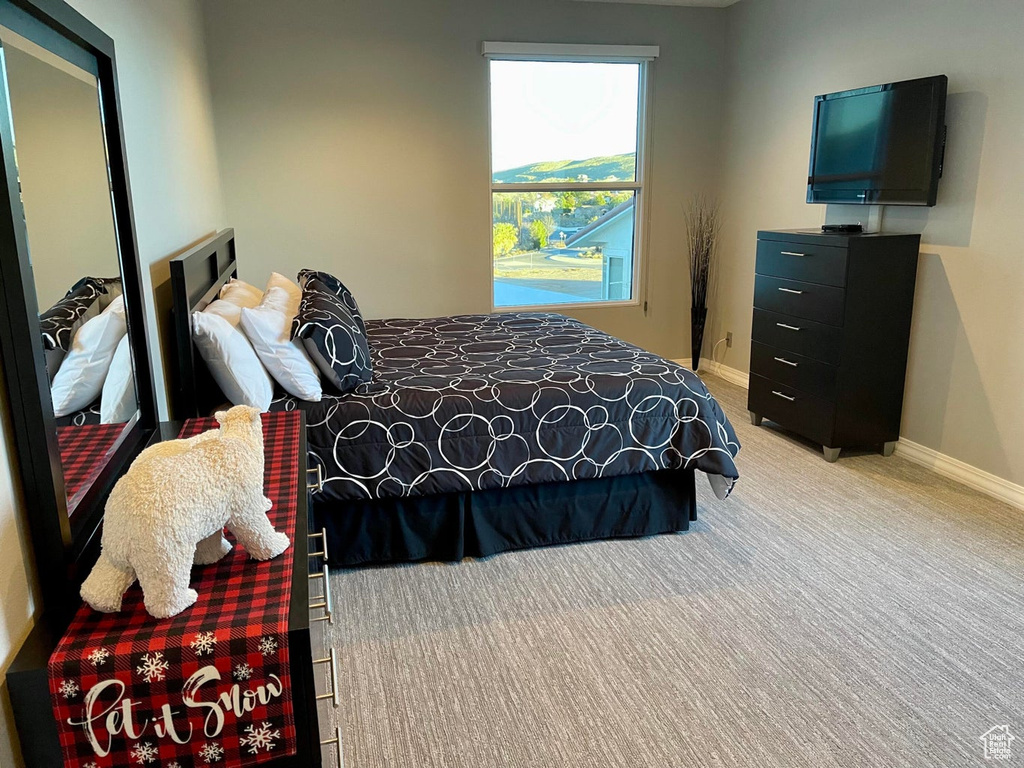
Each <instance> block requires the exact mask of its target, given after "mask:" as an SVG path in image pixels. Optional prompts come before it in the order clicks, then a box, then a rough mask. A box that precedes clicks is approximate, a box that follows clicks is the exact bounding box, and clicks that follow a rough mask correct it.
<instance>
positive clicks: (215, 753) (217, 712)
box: [49, 412, 301, 768]
mask: <svg viewBox="0 0 1024 768" xmlns="http://www.w3.org/2000/svg"><path fill="white" fill-rule="evenodd" d="M300 424H301V422H300V416H299V414H298V413H297V412H292V413H273V414H264V415H263V432H264V444H265V450H266V472H265V477H264V486H265V493H266V495H267V497H268V498H269V499H270V500H271V501H272V502H273V507H272V508H271V510H270V512H269V513H268V515H269V517H270V521H271V522H272V523H273V524H274V527H275V528H277V530H279V531H283V532H285V533H287V534H288V536H289V537H291V538H292V540H293V541H294V538H295V518H296V514H297V510H298V506H297V501H298V494H299V479H298V471H299V468H298V451H299V439H300ZM213 427H216V422H215V421H214V420H213V419H193V420H190V421H187V422H185V425H184V427H183V428H182V431H181V434H180V437H191V436H193V435H197V434H199V433H200V432H203V431H205V430H207V429H211V428H213ZM229 538H230V535H229ZM293 552H294V547H289V548H288V549H287V550H286V551H285V553H284V554H282V555H280V556H279V557H277V558H275V559H274V560H270V561H267V562H262V563H261V562H257V561H255V560H251V559H250V558H249V556H248V555H247V554H246V553H245V551H244V550H242V548H241V547H238V546H236V547H235V549H234V550H233V551H232V552H230V553H229V554H228V555H227V556H225V557H224V558H223V559H222V560H221V561H220V562H218V563H214V564H212V565H207V566H197V567H196V568H195V569H193V571H192V587H193V588H194V589H195V590H196V591H197V592H198V593H199V600H198V601H197V602H196V604H195V605H193V606H192V607H191V608H189V609H188V610H186V611H184V612H183V613H181V614H179V615H178V616H174V617H172V618H170V619H164V620H158V619H154V618H153V617H151V616H150V615H149V614H148V613H146V610H145V608H144V607H143V605H142V591H141V589H140V588H139V585H138V584H135V585H134V586H133V587H132V588H131V589H130V590H128V593H127V594H126V595H125V601H124V604H123V610H122V611H121V612H120V613H116V614H102V613H97V612H95V611H93V610H92V609H90V608H89V607H88V606H86V605H83V606H82V608H81V609H80V610H79V611H78V614H77V615H76V616H75V619H74V621H73V622H72V624H71V627H70V628H69V629H68V631H67V634H65V635H64V637H63V638H62V639H61V642H60V644H59V645H58V647H57V650H56V651H54V653H53V655H52V656H51V657H50V663H49V682H50V695H51V696H52V700H53V712H54V716H55V717H56V719H57V724H58V730H59V733H60V740H61V746H62V748H63V750H64V760H65V763H64V764H65V766H67V767H68V768H118V767H119V766H133V767H137V766H144V767H148V768H199V766H203V767H204V768H205V767H206V766H216V768H226V766H245V765H254V764H258V763H263V762H267V761H269V760H273V759H276V758H278V757H281V756H283V755H293V754H295V716H294V709H293V704H292V692H291V687H290V680H291V678H290V675H289V666H288V663H289V655H288V609H289V602H290V600H291V579H292V566H293V560H294V558H293Z"/></svg>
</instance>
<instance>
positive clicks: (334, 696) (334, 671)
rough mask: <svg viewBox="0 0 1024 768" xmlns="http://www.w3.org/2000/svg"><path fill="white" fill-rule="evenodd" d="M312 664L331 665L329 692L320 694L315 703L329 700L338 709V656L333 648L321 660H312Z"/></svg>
mask: <svg viewBox="0 0 1024 768" xmlns="http://www.w3.org/2000/svg"><path fill="white" fill-rule="evenodd" d="M313 663H314V664H330V665H331V690H330V691H328V692H327V693H321V694H319V695H318V696H317V697H316V700H317V701H324V700H325V699H331V700H332V703H333V704H334V708H335V709H337V708H338V704H339V703H340V702H339V700H338V654H337V653H336V652H335V650H334V649H333V648H331V653H330V655H329V656H326V657H324V658H322V659H313Z"/></svg>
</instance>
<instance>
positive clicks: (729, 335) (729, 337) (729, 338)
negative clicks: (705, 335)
mask: <svg viewBox="0 0 1024 768" xmlns="http://www.w3.org/2000/svg"><path fill="white" fill-rule="evenodd" d="M725 346H726V347H729V348H731V347H732V331H729V332H728V333H726V334H725Z"/></svg>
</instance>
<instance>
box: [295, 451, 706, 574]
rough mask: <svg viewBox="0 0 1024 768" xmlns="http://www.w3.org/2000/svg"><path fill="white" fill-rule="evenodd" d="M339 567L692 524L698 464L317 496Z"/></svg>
mask: <svg viewBox="0 0 1024 768" xmlns="http://www.w3.org/2000/svg"><path fill="white" fill-rule="evenodd" d="M313 512H314V516H315V519H316V525H317V527H319V528H324V529H325V530H326V533H327V548H328V554H329V556H330V565H331V566H332V567H334V568H337V567H348V566H356V565H374V564H383V563H403V562H415V561H418V560H441V561H458V560H462V559H463V558H464V557H487V556H489V555H495V554H498V553H499V552H508V551H510V550H514V549H525V548H528V547H544V546H550V545H554V544H569V543H572V542H577V541H593V540H595V539H611V538H623V537H635V536H651V535H653V534H658V533H670V532H675V531H685V530H687V529H688V528H689V527H690V521H692V520H696V519H697V503H696V494H695V491H694V477H693V471H692V470H684V469H679V470H676V469H667V470H661V471H658V472H647V473H644V474H640V475H626V476H623V477H609V478H599V479H595V480H577V481H575V482H571V483H544V484H541V485H527V486H520V487H515V488H499V489H494V490H488V491H476V492H472V493H468V492H467V493H446V494H438V495H435V496H421V497H413V498H391V499H374V500H370V501H335V500H318V499H317V497H316V496H314V497H313Z"/></svg>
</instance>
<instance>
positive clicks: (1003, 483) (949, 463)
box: [676, 360, 1024, 509]
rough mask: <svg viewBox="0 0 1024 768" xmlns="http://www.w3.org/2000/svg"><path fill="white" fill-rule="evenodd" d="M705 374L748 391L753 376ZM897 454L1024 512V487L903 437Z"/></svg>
mask: <svg viewBox="0 0 1024 768" xmlns="http://www.w3.org/2000/svg"><path fill="white" fill-rule="evenodd" d="M676 362H678V363H679V364H680V365H682V364H683V362H682V361H681V360H677V361H676ZM701 370H702V371H703V370H706V371H707V372H708V373H711V374H714V375H715V376H718V377H719V378H722V379H725V380H726V381H728V382H730V383H731V384H736V385H737V386H740V387H743V388H745V389H746V388H748V387H749V386H750V375H749V374H747V373H744V372H743V371H740V370H737V369H736V368H730V367H729V366H727V365H722V364H721V363H716V362H712V361H710V360H709V361H706V362H702V363H701ZM896 452H897V453H899V454H900V455H901V456H902V457H903V458H905V459H906V460H907V461H912V462H914V463H915V464H920V465H921V466H922V467H927V468H928V469H930V470H932V471H933V472H935V473H937V474H940V475H942V476H943V477H948V478H950V479H951V480H956V481H957V482H959V483H963V484H964V485H966V486H967V487H969V488H973V489H974V490H976V491H981V492H982V493H984V494H985V495H986V496H991V497H992V498H994V499H999V500H1000V501H1003V502H1006V503H1007V504H1009V505H1010V506H1012V507H1017V508H1018V509H1024V486H1021V485H1017V484H1016V483H1011V482H1010V481H1009V480H1005V479H1003V478H1001V477H999V476H997V475H993V474H992V473H991V472H986V471H985V470H983V469H978V468H977V467H974V466H971V465H970V464H967V463H966V462H963V461H960V459H954V458H953V457H952V456H947V455H946V454H944V453H939V452H938V451H936V450H935V449H934V448H928V447H927V446H924V445H921V444H920V443H915V442H914V441H913V440H907V439H906V438H905V437H901V438H900V440H899V442H898V443H896Z"/></svg>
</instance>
